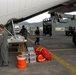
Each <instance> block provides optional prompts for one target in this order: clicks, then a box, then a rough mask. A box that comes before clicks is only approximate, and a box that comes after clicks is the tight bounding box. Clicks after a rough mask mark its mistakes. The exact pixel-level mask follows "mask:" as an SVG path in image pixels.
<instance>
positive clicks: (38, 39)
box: [35, 37, 40, 45]
mask: <svg viewBox="0 0 76 75" xmlns="http://www.w3.org/2000/svg"><path fill="white" fill-rule="evenodd" d="M39 41H40V38H39V37H36V41H35V44H37V45H39Z"/></svg>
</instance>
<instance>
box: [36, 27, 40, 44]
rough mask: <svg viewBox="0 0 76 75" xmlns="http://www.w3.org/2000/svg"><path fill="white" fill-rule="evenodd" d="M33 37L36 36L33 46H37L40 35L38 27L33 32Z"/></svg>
mask: <svg viewBox="0 0 76 75" xmlns="http://www.w3.org/2000/svg"><path fill="white" fill-rule="evenodd" d="M35 35H36V41H35V45H39V41H40V38H39V35H40V31H39V27H37V29H36V30H35Z"/></svg>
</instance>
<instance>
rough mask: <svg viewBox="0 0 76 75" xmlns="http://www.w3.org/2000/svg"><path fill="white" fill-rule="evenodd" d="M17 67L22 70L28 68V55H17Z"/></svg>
mask: <svg viewBox="0 0 76 75" xmlns="http://www.w3.org/2000/svg"><path fill="white" fill-rule="evenodd" d="M17 68H18V69H21V70H22V69H24V68H26V57H25V56H24V55H18V56H17Z"/></svg>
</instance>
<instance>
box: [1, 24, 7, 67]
mask: <svg viewBox="0 0 76 75" xmlns="http://www.w3.org/2000/svg"><path fill="white" fill-rule="evenodd" d="M7 39H8V33H7V32H6V30H5V27H4V26H3V25H2V24H0V55H1V59H0V60H1V67H5V66H8V41H7Z"/></svg>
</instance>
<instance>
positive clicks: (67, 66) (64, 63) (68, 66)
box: [52, 53, 76, 75]
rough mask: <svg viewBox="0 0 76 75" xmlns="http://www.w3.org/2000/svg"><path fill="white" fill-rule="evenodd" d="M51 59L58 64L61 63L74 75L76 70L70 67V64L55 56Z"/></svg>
mask: <svg viewBox="0 0 76 75" xmlns="http://www.w3.org/2000/svg"><path fill="white" fill-rule="evenodd" d="M52 55H53V57H54V58H55V59H56V60H57V61H58V62H59V63H61V64H62V65H63V66H65V67H66V68H67V69H69V70H70V71H71V72H72V73H74V74H75V75H76V68H75V67H74V66H72V65H71V64H69V63H67V62H66V61H65V60H63V59H62V58H60V57H58V56H56V55H55V54H53V53H52Z"/></svg>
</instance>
